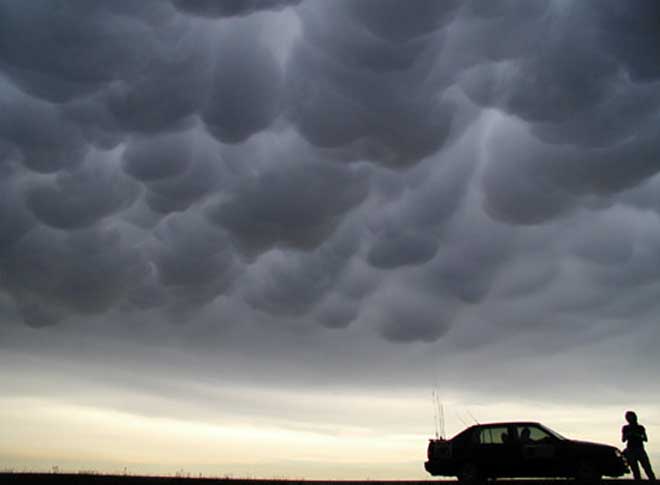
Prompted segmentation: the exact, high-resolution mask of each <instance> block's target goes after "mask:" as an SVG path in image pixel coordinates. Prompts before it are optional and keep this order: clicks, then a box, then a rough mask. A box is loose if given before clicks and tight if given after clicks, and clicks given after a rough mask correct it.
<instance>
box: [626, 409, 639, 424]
mask: <svg viewBox="0 0 660 485" xmlns="http://www.w3.org/2000/svg"><path fill="white" fill-rule="evenodd" d="M626 421H628V422H629V423H630V424H636V423H637V414H635V411H626Z"/></svg>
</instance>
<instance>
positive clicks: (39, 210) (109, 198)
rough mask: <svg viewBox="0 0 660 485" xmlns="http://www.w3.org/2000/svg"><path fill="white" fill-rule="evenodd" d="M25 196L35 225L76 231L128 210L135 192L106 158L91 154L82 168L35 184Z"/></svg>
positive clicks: (130, 184) (125, 178)
mask: <svg viewBox="0 0 660 485" xmlns="http://www.w3.org/2000/svg"><path fill="white" fill-rule="evenodd" d="M26 192H27V194H26V204H27V206H28V207H29V208H30V210H32V213H33V214H34V216H35V217H36V218H37V219H38V220H39V221H41V222H42V223H44V224H46V225H48V226H51V227H54V228H57V229H78V228H83V227H88V226H91V225H93V224H94V223H95V222H97V221H98V220H100V219H102V218H104V217H108V216H111V215H112V214H114V213H117V212H120V211H121V210H123V209H125V208H128V207H130V206H131V205H132V203H133V202H134V201H135V199H136V198H137V195H138V193H139V188H138V186H137V184H134V183H132V181H130V180H129V179H128V178H127V177H126V176H125V175H124V173H123V172H122V171H121V169H119V168H118V166H117V164H116V163H113V161H112V159H111V158H110V157H108V158H107V159H104V156H103V155H100V154H95V153H94V154H91V155H90V158H89V159H88V160H87V162H86V163H84V164H83V165H82V166H80V167H77V168H76V169H75V170H72V171H67V172H60V173H58V174H57V175H56V176H54V177H53V180H52V181H50V182H42V183H39V182H35V186H34V187H30V188H28V189H27V190H26Z"/></svg>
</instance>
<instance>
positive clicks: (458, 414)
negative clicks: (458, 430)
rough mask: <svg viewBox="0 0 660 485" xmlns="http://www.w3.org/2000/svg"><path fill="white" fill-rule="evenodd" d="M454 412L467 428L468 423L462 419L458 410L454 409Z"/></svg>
mask: <svg viewBox="0 0 660 485" xmlns="http://www.w3.org/2000/svg"><path fill="white" fill-rule="evenodd" d="M454 414H455V415H456V417H457V418H458V420H459V421H460V422H461V423H462V424H463V426H465V427H466V428H467V427H468V424H467V423H466V422H465V420H464V419H463V418H461V415H460V414H458V412H456V411H454Z"/></svg>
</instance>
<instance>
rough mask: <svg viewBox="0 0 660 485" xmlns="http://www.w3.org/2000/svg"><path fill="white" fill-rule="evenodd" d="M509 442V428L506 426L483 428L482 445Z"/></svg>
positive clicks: (480, 435) (480, 434)
mask: <svg viewBox="0 0 660 485" xmlns="http://www.w3.org/2000/svg"><path fill="white" fill-rule="evenodd" d="M508 442H509V429H508V428H507V427H506V426H496V427H491V428H482V429H481V432H480V433H479V443H481V444H482V445H501V444H505V443H508Z"/></svg>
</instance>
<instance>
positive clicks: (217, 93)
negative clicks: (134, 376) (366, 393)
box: [0, 0, 660, 385]
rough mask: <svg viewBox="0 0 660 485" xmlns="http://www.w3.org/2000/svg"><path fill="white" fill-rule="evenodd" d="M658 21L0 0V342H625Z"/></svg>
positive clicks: (646, 13)
mask: <svg viewBox="0 0 660 485" xmlns="http://www.w3.org/2000/svg"><path fill="white" fill-rule="evenodd" d="M659 12H660V10H659V7H658V4H657V2H654V1H653V0H649V1H639V2H634V3H622V2H618V1H616V0H612V1H605V2H602V1H599V2H591V1H583V2H579V3H567V2H562V1H550V0H548V1H541V0H539V1H533V2H529V1H517V0H502V1H499V2H492V3H491V2H489V3H484V2H481V1H474V2H471V1H468V2H454V1H445V2H437V1H435V0H428V1H427V0H419V1H417V2H416V3H415V8H414V9H413V8H411V6H410V5H409V4H408V3H406V2H400V1H389V0H387V1H371V0H350V1H348V0H347V1H337V2H325V1H321V0H318V1H314V0H303V1H285V0H273V1H262V2H252V1H243V2H236V1H229V0H228V1H201V0H199V1H196V0H172V1H171V2H168V1H153V2H152V1H141V2H134V1H113V2H101V1H87V0H86V1H74V0H71V1H66V2H58V3H57V4H53V3H52V2H49V1H45V0H44V1H31V2H15V1H2V2H0V113H1V114H0V293H1V295H2V298H0V302H1V303H0V304H2V305H3V307H4V308H3V310H2V311H3V314H5V315H12V316H13V317H11V318H9V317H8V318H6V319H4V320H3V322H2V323H1V324H0V325H2V326H3V327H5V328H4V329H3V330H2V331H3V332H10V331H13V330H12V329H14V330H16V328H17V326H18V325H19V323H18V322H19V321H20V322H23V323H24V324H26V325H28V326H30V327H44V326H55V327H53V328H62V331H63V332H67V331H71V332H75V331H76V330H72V328H76V326H75V325H76V324H73V323H72V322H80V319H81V318H89V319H90V320H93V321H97V322H106V323H104V324H103V325H107V328H105V329H103V330H98V331H99V332H101V333H104V334H110V335H112V338H115V339H119V340H120V341H121V340H122V339H125V338H126V339H128V338H133V332H137V333H142V332H144V334H145V335H151V336H152V338H154V339H157V340H158V341H160V342H165V341H168V342H170V343H171V342H172V341H176V342H178V343H179V345H181V346H183V347H186V346H188V345H189V346H191V348H199V349H202V348H205V346H206V345H208V344H209V341H212V342H216V341H218V342H219V341H221V340H222V339H224V338H229V337H228V335H231V336H232V337H231V338H235V339H236V342H240V345H243V346H244V347H240V345H239V344H237V345H239V347H238V348H239V349H244V350H245V352H250V351H251V349H252V347H250V345H249V344H248V343H247V342H251V341H254V340H260V339H262V338H268V339H274V340H273V341H274V342H278V345H279V347H278V348H279V349H280V352H279V354H278V355H279V356H280V357H281V358H282V359H283V360H286V357H285V356H286V355H287V353H288V352H290V351H291V349H293V348H294V347H296V346H297V345H298V344H299V343H298V342H299V341H305V342H306V345H309V346H310V349H311V348H314V349H317V350H318V349H330V348H333V349H335V348H336V347H335V345H336V342H337V341H342V342H348V341H351V340H352V339H356V340H355V342H359V343H360V346H361V347H360V349H361V350H360V351H361V352H363V353H364V355H368V354H370V350H369V349H371V348H372V347H371V346H373V349H374V352H377V351H376V350H375V349H378V352H381V351H382V352H394V353H395V352H399V351H400V352H407V350H406V351H404V350H396V349H402V348H404V347H405V348H409V347H410V346H411V345H419V348H422V349H428V348H429V344H434V345H437V346H439V347H442V349H443V352H446V353H447V355H458V354H462V353H468V354H469V353H470V352H472V351H473V350H474V349H483V351H484V352H488V349H496V348H498V347H497V346H498V345H504V344H502V342H513V341H516V339H526V338H529V339H531V340H532V341H533V342H539V341H540V340H538V339H542V341H543V342H544V343H545V345H543V346H542V348H541V349H540V350H539V352H541V353H545V354H552V353H553V352H559V351H560V349H565V348H569V347H572V346H576V345H583V344H585V342H592V343H593V342H601V341H603V340H607V339H609V338H619V337H620V336H621V335H625V334H626V333H630V334H635V332H637V331H638V329H640V330H639V331H640V332H642V331H646V330H644V329H646V328H647V325H648V324H649V322H650V321H652V319H653V315H654V313H655V312H656V311H657V309H658V308H657V307H658V303H657V301H658V299H657V294H658V291H660V285H659V283H658V281H660V280H659V277H660V270H659V269H658V268H660V265H658V264H657V262H658V260H659V259H660V221H659V219H658V217H659V211H660V199H659V198H658V196H657V189H658V188H659V187H660V176H658V171H660V137H658V136H657V127H658V123H659V122H660V67H659V66H660V65H659V64H658V62H657V59H658V58H659V57H660V52H659V51H658V49H660V42H658V41H659V40H660V39H659V38H658V35H659V34H658V32H660V31H659V30H658V29H657V20H658V14H659ZM210 315H216V316H215V317H211V316H210ZM120 320H121V321H123V320H125V321H131V322H134V323H135V326H134V327H133V328H132V329H127V328H126V326H125V325H124V324H121V325H120V324H117V325H114V324H112V323H107V322H113V321H120ZM173 323H174V324H175V325H173ZM72 325H73V327H72ZM16 331H17V332H18V333H19V334H22V333H21V332H22V330H16ZM265 336H267V337H265ZM330 342H331V343H330ZM392 343H393V344H402V345H399V346H396V345H395V346H393V347H390V344H392ZM404 344H405V345H404ZM108 345H110V344H108ZM511 345H513V344H511ZM531 345H532V346H534V345H537V344H531ZM326 346H327V347H326ZM407 346H408V347H407ZM415 348H417V347H415ZM383 349H388V350H383ZM509 350H510V351H513V352H514V353H517V352H518V351H516V350H515V347H511V349H509ZM492 352H495V350H492ZM522 354H524V352H522V353H521V355H522ZM274 358H275V357H274ZM428 358H429V359H430V360H433V359H434V358H433V357H428ZM330 360H331V362H330V363H329V365H330V366H331V367H332V366H334V365H336V366H337V369H340V368H343V367H342V364H341V363H340V362H339V361H341V360H342V358H341V356H336V358H331V359H330ZM285 367H286V366H285ZM337 372H339V371H337ZM457 385H458V383H457Z"/></svg>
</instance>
